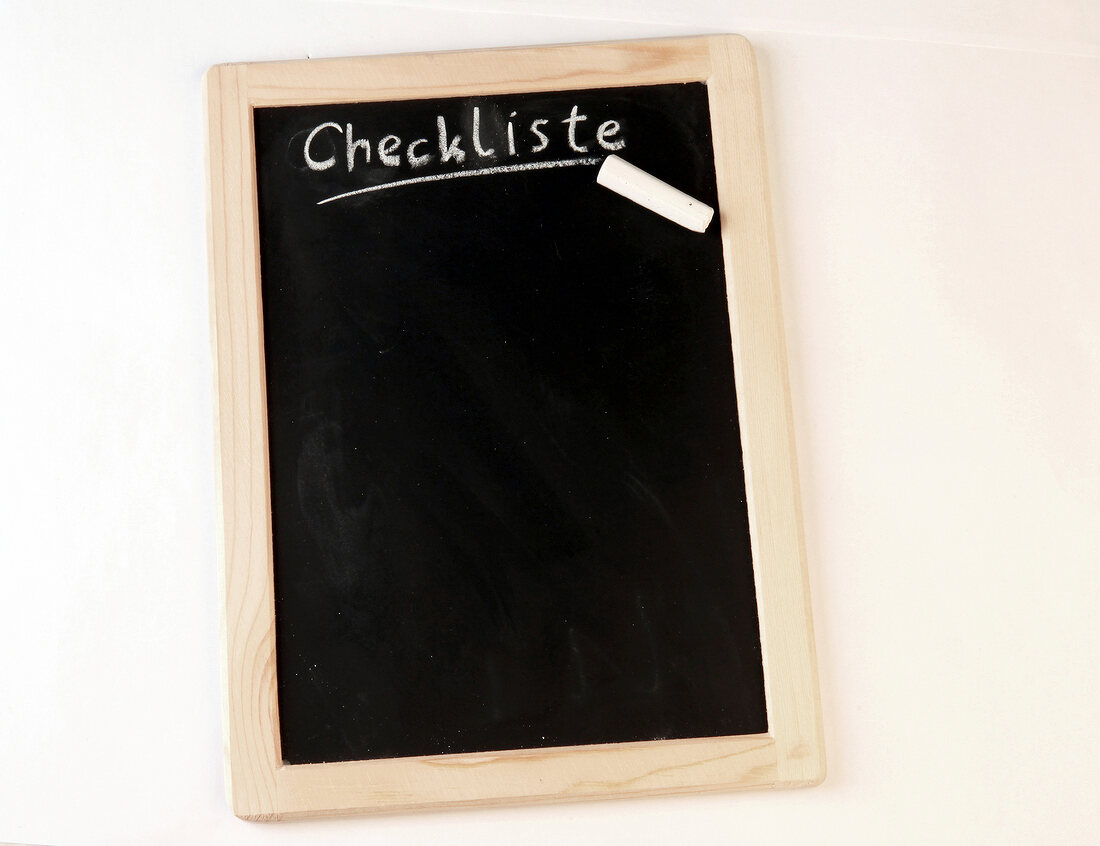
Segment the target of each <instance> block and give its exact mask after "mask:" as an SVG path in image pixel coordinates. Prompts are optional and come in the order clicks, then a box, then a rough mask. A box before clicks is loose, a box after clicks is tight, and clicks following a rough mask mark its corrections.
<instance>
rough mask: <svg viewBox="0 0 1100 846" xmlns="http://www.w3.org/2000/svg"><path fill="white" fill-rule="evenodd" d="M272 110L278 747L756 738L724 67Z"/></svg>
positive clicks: (260, 159)
mask: <svg viewBox="0 0 1100 846" xmlns="http://www.w3.org/2000/svg"><path fill="white" fill-rule="evenodd" d="M475 110H476V111H475ZM475 119H476V121H477V127H476V128H475V126H474V121H475ZM609 122H610V123H609ZM532 124H534V127H533V128H532ZM254 130H255V151H256V172H257V187H258V208H259V233H260V258H261V286H262V289H261V290H262V309H263V343H264V354H265V368H266V390H267V395H266V396H267V420H268V438H269V455H270V479H271V508H272V535H273V543H274V573H275V620H276V642H277V648H276V655H277V670H278V708H279V727H280V732H281V749H282V757H283V759H284V761H286V762H287V763H291V764H298V763H311V762H322V761H347V760H362V759H373V758H389V757H406V756H419V755H436V754H442V753H457V752H482V751H489V750H504V749H522V748H529V747H547V746H573V745H582V744H597V743H609V742H622V741H637V740H655V739H667V738H687V737H713V736H722V735H740V734H752V733H762V732H765V731H767V717H766V710H765V699H764V679H763V668H762V661H761V652H760V635H759V623H758V616H757V604H756V596H755V591H754V581H753V566H752V556H751V550H750V542H749V529H748V518H747V511H746V504H745V476H744V470H743V465H742V455H741V441H740V436H739V429H738V419H737V404H736V398H735V392H734V373H733V362H732V357H731V341H730V326H729V318H728V304H727V301H726V277H725V273H724V269H723V256H722V241H721V237H720V232H719V227H718V226H717V225H713V226H711V228H710V230H709V231H708V232H707V233H705V234H702V235H700V234H697V233H693V232H690V231H688V230H685V229H682V228H680V227H677V226H676V225H675V224H673V223H670V222H669V221H667V220H665V219H663V218H660V217H658V216H656V215H654V214H652V213H651V212H649V211H647V210H645V209H643V208H641V207H639V206H636V205H634V204H632V203H630V202H628V201H627V200H624V199H623V198H621V197H619V196H617V195H615V194H612V193H611V192H609V191H607V190H605V189H603V188H601V187H599V186H598V185H597V184H596V182H595V171H596V168H595V166H594V165H595V163H598V161H599V160H600V158H601V157H602V156H604V155H607V153H608V152H609V151H610V150H611V149H614V150H616V152H617V154H618V155H620V156H622V157H624V158H626V159H627V160H629V161H630V162H632V163H633V164H635V165H638V166H639V167H641V168H643V169H645V170H647V171H649V172H650V173H652V174H654V175H655V176H658V177H659V178H661V179H663V180H665V181H666V182H668V183H670V184H671V185H674V186H675V187H677V188H680V189H681V190H683V191H685V192H687V193H689V194H691V195H692V196H695V197H697V198H699V199H701V200H702V201H703V202H705V203H707V204H709V205H711V206H714V207H715V208H718V205H719V200H718V193H717V190H716V185H715V168H714V153H713V149H712V142H711V132H710V118H709V113H708V99H707V86H706V85H705V84H703V83H702V82H694V83H681V84H668V85H648V86H640V87H627V88H605V89H597V90H578V91H566V92H555V93H548V94H524V95H503V96H478V97H468V98H453V99H435V100H411V101H404V102H373V103H351V104H347V103H345V104H339V105H337V104H333V105H310V106H297V107H286V108H257V109H255V111H254ZM456 137H457V140H456ZM417 139H422V141H421V143H418V144H415V145H412V146H410V142H413V141H416V140H417ZM355 142H360V143H358V144H357V143H355ZM475 142H476V143H475ZM544 142H545V143H544ZM448 151H449V152H450V156H449V157H447V156H446V154H447V152H448ZM487 151H491V152H487ZM459 154H461V155H462V156H463V157H464V160H463V161H461V162H460V161H458V160H457V159H458V156H459ZM445 157H446V158H447V160H446V161H444V160H443V159H444V158H445ZM368 158H369V160H368ZM417 159H419V160H421V161H418V162H417V164H416V166H415V167H414V166H413V162H414V160H417ZM593 160H594V161H593ZM547 163H554V164H553V166H547ZM497 168H512V169H510V170H504V171H503V172H499V171H498V172H488V173H480V174H478V175H474V176H469V177H468V178H467V177H466V176H463V177H461V178H458V177H455V174H457V173H460V172H464V173H470V172H471V171H475V170H487V169H497ZM425 177H427V178H425ZM408 180H413V181H411V182H410V181H408ZM364 188H368V189H370V188H374V189H375V190H368V191H363V189H364ZM355 192H361V193H355ZM333 198H335V199H333Z"/></svg>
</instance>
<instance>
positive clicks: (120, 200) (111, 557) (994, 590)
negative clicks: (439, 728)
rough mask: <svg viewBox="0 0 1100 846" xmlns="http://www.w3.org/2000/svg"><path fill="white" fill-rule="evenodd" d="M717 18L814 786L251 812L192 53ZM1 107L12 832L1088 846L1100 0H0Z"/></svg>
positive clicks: (227, 54)
mask: <svg viewBox="0 0 1100 846" xmlns="http://www.w3.org/2000/svg"><path fill="white" fill-rule="evenodd" d="M550 8H552V13H548V12H547V11H546V10H547V9H550ZM721 31H732V32H742V33H744V34H746V35H748V36H749V37H750V39H751V40H752V41H753V42H754V44H755V45H756V48H757V51H758V58H759V62H760V67H761V73H762V82H763V89H764V106H765V112H766V118H767V133H768V145H769V155H770V159H771V168H772V185H773V189H774V205H775V215H776V226H777V238H778V244H779V260H780V269H781V279H782V284H783V298H784V303H785V308H786V315H785V317H786V325H787V330H788V336H789V347H790V353H791V376H792V388H793V400H794V410H795V421H796V424H797V439H798V447H799V451H800V459H801V473H802V484H803V489H804V496H805V512H806V519H807V536H808V544H809V553H810V574H811V583H812V588H813V599H814V610H815V614H816V631H817V643H818V651H819V657H820V669H821V678H822V692H823V701H824V711H825V721H826V729H827V745H828V758H829V771H830V774H829V777H828V779H827V781H826V782H825V784H824V785H823V786H821V787H819V788H815V789H813V790H807V791H793V792H792V791H787V792H775V793H751V794H749V793H746V794H732V795H721V796H696V797H680V798H669V799H646V800H637V801H620V802H601V803H591V804H573V805H560V806H551V807H541V808H516V809H506V810H485V811H465V812H445V813H428V814H421V815H413V816H392V817H384V818H357V819H343V820H329V821H317V822H301V823H292V824H267V825H259V824H250V823H244V822H241V821H239V820H237V819H235V818H234V817H232V816H231V814H230V813H229V811H228V809H227V807H226V804H225V802H224V800H223V796H222V793H223V788H222V772H221V766H222V765H221V725H220V705H219V688H218V661H219V650H218V637H217V629H218V626H217V609H216V598H217V579H216V571H217V568H216V559H215V541H214V525H215V518H214V478H213V469H212V466H213V439H212V426H211V360H210V352H209V331H208V319H207V281H206V261H205V207H204V183H203V172H202V143H203V136H202V122H201V109H200V101H199V80H200V76H201V74H202V72H203V71H204V69H205V68H206V67H207V66H208V65H210V64H213V63H217V62H223V61H241V60H260V59H284V58H301V57H305V56H315V57H319V56H335V55H354V54H371V53H388V52H405V51H421V50H439V49H455V48H473V47H483V46H497V45H513V44H527V43H553V42H563V41H584V40H597V39H601V40H602V39H610V38H637V37H644V36H663V35H676V34H693V33H702V32H721ZM0 115H3V124H2V126H0V293H2V300H0V840H11V841H16V842H25V843H41V844H66V846H67V844H112V846H114V844H148V843H178V844H196V843H202V844H220V843H246V844H247V843H255V844H283V843H310V844H345V843H356V844H373V843H378V844H382V843H385V844H395V843H413V844H415V843H425V844H426V843H433V844H434V843H440V842H443V843H474V842H477V843H479V844H515V843H523V844H528V845H529V846H535V844H543V843H545V844H562V843H575V842H580V843H624V844H635V843H640V844H646V843H653V844H658V843H674V842H680V843H723V844H731V843H732V844H761V843H770V844H856V843H859V844H863V843H866V844H882V843H914V844H926V843H935V844H947V843H967V844H969V843H991V844H998V846H1003V844H1012V843H1021V844H1039V843H1051V844H1060V846H1062V845H1064V844H1085V843H1096V842H1098V841H1097V838H1100V799H1098V797H1097V793H1098V788H1100V622H1098V621H1097V618H1096V617H1095V616H1094V612H1095V609H1096V606H1097V600H1098V597H1100V566H1098V565H1100V6H1098V5H1097V4H1095V3H1093V2H1090V0H1059V2H1043V3H1040V2H1032V3H1011V2H1008V1H1007V0H971V2H968V3H965V4H961V5H960V4H958V3H956V2H951V0H931V2H925V3H922V4H916V3H914V4H909V3H905V2H902V0H890V1H889V2H862V0H831V2H824V3H820V4H811V3H808V2H803V0H780V2H775V3H766V2H764V0H747V2H742V3H727V2H723V0H676V2H673V0H629V2H628V0H556V1H555V2H554V3H552V4H551V3H548V2H542V3H535V2H525V3H508V2H505V0H433V2H421V3H416V4H414V5H411V7H398V6H395V5H385V4H378V3H373V2H351V0H349V1H348V2H321V1H320V0H319V1H318V2H307V1H306V0H298V2H294V0H283V2H275V3H246V2H215V0H193V2H188V3H172V4H169V3H141V2H115V3H109V4H108V3H100V4H79V3H38V2H30V1H29V0H28V2H13V0H6V2H4V3H3V4H2V5H0Z"/></svg>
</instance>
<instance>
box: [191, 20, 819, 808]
mask: <svg viewBox="0 0 1100 846" xmlns="http://www.w3.org/2000/svg"><path fill="white" fill-rule="evenodd" d="M688 81H706V82H707V84H708V89H709V94H710V103H711V122H712V128H713V136H714V151H715V165H716V169H717V177H718V185H719V198H720V207H721V227H722V238H723V249H724V251H725V261H726V278H727V291H728V298H729V307H730V323H731V331H732V338H731V343H732V350H733V358H734V369H735V377H736V381H737V397H738V411H739V414H740V422H741V432H742V446H743V449H744V456H745V471H746V482H747V489H748V504H749V521H750V532H751V537H752V548H753V559H754V568H755V579H756V589H757V597H758V601H759V607H760V627H761V642H762V646H763V653H764V672H765V689H766V698H767V707H768V722H769V732H768V734H766V735H751V736H743V737H731V738H706V739H693V740H678V741H655V742H651V743H625V744H606V745H599V746H580V747H567V748H557V749H533V750H515V751H504V752H498V753H489V754H465V755H444V756H433V757H425V758H403V759H391V760H378V761H354V762H342V763H330V764H308V765H297V766H286V765H283V764H282V763H281V755H280V751H279V725H278V702H277V688H276V677H275V609H274V584H273V567H272V543H271V517H270V515H271V507H270V487H269V485H270V478H269V473H268V464H267V455H268V451H267V421H266V412H265V407H266V406H265V397H264V363H263V339H262V325H261V323H262V321H261V309H260V278H259V258H258V235H257V233H258V224H257V204H256V174H255V163H254V151H253V138H252V109H253V108H254V107H257V106H273V105H298V104H315V103H339V102H369V101H377V100H388V99H402V100H412V99H420V98H429V97H443V96H471V95H488V94H499V93H505V92H514V93H525V92H536V91H558V90H569V89H582V88H601V87H614V86H627V85H648V84H661V83H668V82H688ZM203 94H204V101H205V108H206V119H207V134H208V146H207V175H208V195H209V208H210V214H209V265H210V280H211V298H210V301H211V319H212V341H213V345H214V359H215V377H214V378H215V397H216V403H217V407H216V415H217V416H216V426H215V431H216V439H217V444H216V446H217V459H218V460H217V480H218V513H219V520H220V531H219V558H220V565H221V569H222V574H221V585H222V596H221V602H222V627H223V629H222V630H223V638H224V652H223V654H224V656H225V661H224V665H223V675H222V679H223V688H224V709H225V714H224V716H225V759H226V766H227V780H226V785H227V793H228V797H229V802H230V805H231V806H232V808H233V811H234V813H236V814H237V815H238V816H241V817H244V818H247V819H257V820H261V819H279V818H287V817H297V816H307V815H317V814H348V813H356V812H364V811H396V810H406V809H414V808H426V807H455V806H465V805H492V804H505V803H514V802H546V801H560V800H572V799H591V798H600V797H617V796H638V795H650V794H668V793H682V792H692V791H704V790H728V789H738V788H748V787H765V786H768V787H777V786H797V785H806V784H814V783H817V782H818V781H820V780H821V779H822V778H823V776H824V742H823V736H822V726H821V713H820V700H819V695H818V686H817V675H816V673H817V671H816V662H815V656H814V646H813V631H812V622H811V617H810V604H809V591H808V584H807V572H806V556H805V544H804V540H803V535H802V522H801V514H800V510H799V497H798V474H797V466H796V460H795V452H794V436H793V425H792V420H791V402H790V392H789V389H788V385H787V364H786V350H785V345H784V341H783V323H782V315H781V309H780V291H779V287H778V274H777V265H776V258H775V250H774V245H773V235H772V222H771V209H770V200H769V195H768V179H767V164H766V161H765V152H764V138H763V128H762V126H763V124H762V119H761V105H760V93H759V83H758V80H757V73H756V66H755V60H754V58H753V55H752V50H751V48H750V46H749V44H748V42H747V41H745V39H743V38H741V37H739V36H708V37H703V38H676V39H662V40H657V41H635V42H618V43H610V44H588V45H569V46H560V47H540V48H523V49H515V50H493V51H480V52H455V53H437V54H417V55H404V56H383V57H374V58H363V59H332V60H323V61H305V62H272V63H259V64H236V65H219V66H216V67H214V68H211V69H210V71H208V73H207V75H206V77H205V80H204V86H203Z"/></svg>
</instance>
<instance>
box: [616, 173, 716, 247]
mask: <svg viewBox="0 0 1100 846" xmlns="http://www.w3.org/2000/svg"><path fill="white" fill-rule="evenodd" d="M596 181H597V182H598V183H599V184H600V185H602V186H603V187H604V188H610V189H611V190H612V191H614V192H615V193H616V194H622V195H623V196H624V197H626V198H627V199H628V200H633V201H634V202H635V203H637V204H638V205H640V206H645V207H646V208H647V209H649V210H650V211H652V212H656V213H657V214H659V215H661V216H662V217H667V218H668V219H669V220H671V221H673V222H674V223H679V224H680V225H681V226H684V227H687V228H688V229H690V230H692V231H693V232H706V229H707V227H708V226H709V225H710V219H711V218H712V217H714V209H712V208H711V207H710V206H708V205H707V204H706V203H701V202H699V201H698V200H696V199H695V198H694V197H689V196H688V195H687V194H685V193H684V192H683V191H677V190H676V189H675V188H673V187H672V186H671V185H668V184H666V183H664V182H662V181H661V180H660V179H658V178H657V177H655V176H650V175H649V174H648V173H646V172H645V171H644V170H642V169H641V168H637V167H634V165H632V164H630V163H629V162H626V161H623V160H622V159H620V158H619V157H618V156H608V157H607V158H606V159H604V160H603V164H602V165H600V172H599V173H597V174H596Z"/></svg>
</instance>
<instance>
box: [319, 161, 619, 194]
mask: <svg viewBox="0 0 1100 846" xmlns="http://www.w3.org/2000/svg"><path fill="white" fill-rule="evenodd" d="M602 161H603V157H601V156H595V157H592V158H587V159H555V160H553V161H548V162H527V163H526V164H514V165H499V166H497V167H483V168H478V169H477V170H455V171H452V172H451V173H437V174H434V175H433V176H413V177H411V178H410V179H396V180H394V181H393V182H383V183H382V184H381V185H370V186H368V187H366V188H360V189H358V190H357V191H347V192H345V193H343V194H337V195H336V196H335V197H328V198H327V199H324V200H319V201H318V202H317V205H319V206H323V205H324V204H325V203H331V202H333V201H334V200H343V199H344V198H345V197H354V196H355V195H356V194H369V193H370V192H371V191H382V190H384V189H386V188H398V187H400V186H402V185H417V184H419V183H421V182H439V181H440V180H443V179H462V178H463V177H466V176H488V175H490V174H494V173H515V172H516V171H520V170H545V169H546V168H551V167H573V166H574V165H598V164H599V163H600V162H602Z"/></svg>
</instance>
